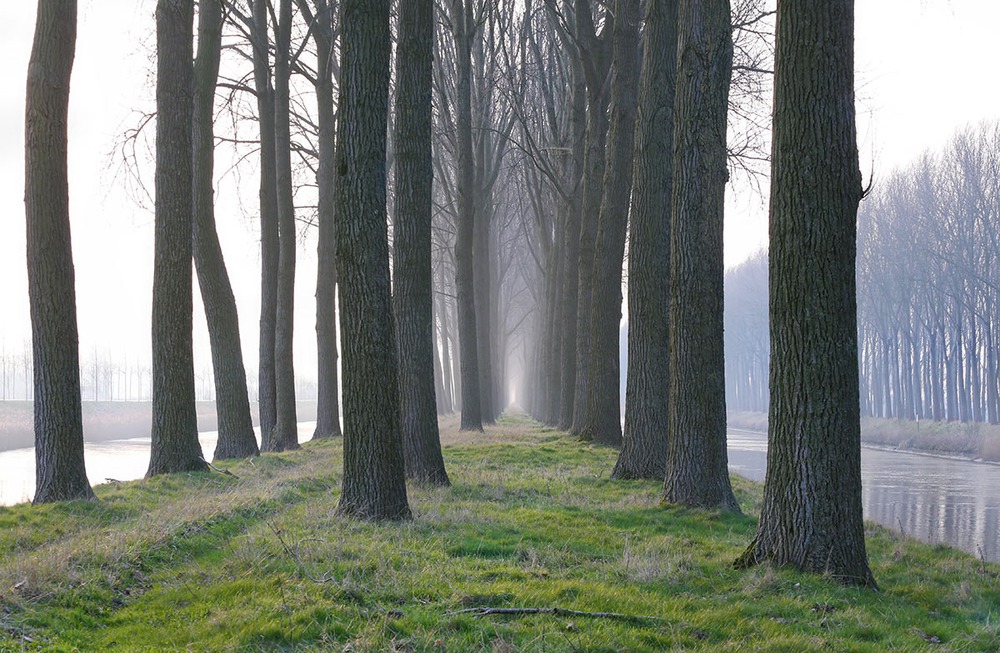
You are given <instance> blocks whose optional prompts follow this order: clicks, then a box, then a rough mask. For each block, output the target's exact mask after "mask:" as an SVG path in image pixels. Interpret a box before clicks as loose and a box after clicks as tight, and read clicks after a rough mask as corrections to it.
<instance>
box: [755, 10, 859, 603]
mask: <svg viewBox="0 0 1000 653" xmlns="http://www.w3.org/2000/svg"><path fill="white" fill-rule="evenodd" d="M853 41H854V2H853V0H833V1H831V2H825V3H815V4H809V5H805V4H802V3H799V2H796V1H795V0H779V2H778V14H777V36H776V52H775V79H774V82H775V93H774V123H773V130H772V134H773V137H772V146H771V147H772V151H771V152H772V153H771V161H772V164H771V211H770V220H771V226H770V237H769V243H770V310H769V312H770V317H771V343H772V353H771V408H770V413H769V432H768V454H767V474H766V479H767V480H766V483H765V485H764V505H763V507H762V509H761V518H760V523H759V524H758V527H757V534H756V536H755V537H754V540H753V542H752V543H751V544H750V546H749V548H748V549H747V551H746V552H745V553H744V554H743V555H742V557H741V558H740V559H739V560H738V561H737V565H738V566H749V565H752V564H757V563H759V562H763V561H765V560H766V561H771V562H774V563H775V564H778V565H784V564H791V565H794V566H796V567H798V568H800V569H802V570H805V571H811V572H816V573H824V574H830V575H831V576H833V577H835V578H837V579H839V580H841V581H842V582H844V583H847V584H851V585H861V586H867V587H875V579H874V577H873V576H872V573H871V569H870V568H869V566H868V558H867V554H866V552H865V539H864V523H863V521H862V509H861V427H860V416H859V403H858V359H857V353H858V347H857V305H856V295H855V258H856V257H855V242H856V231H857V230H856V222H855V221H856V219H857V210H858V202H859V201H860V199H861V172H860V170H859V167H858V149H857V133H856V127H855V113H854V112H855V109H854V54H853V52H854V48H853Z"/></svg>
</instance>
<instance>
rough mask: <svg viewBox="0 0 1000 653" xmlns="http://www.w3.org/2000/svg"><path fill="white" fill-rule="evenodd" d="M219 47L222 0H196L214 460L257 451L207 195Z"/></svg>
mask: <svg viewBox="0 0 1000 653" xmlns="http://www.w3.org/2000/svg"><path fill="white" fill-rule="evenodd" d="M221 45H222V3H221V2H220V1H219V0H201V4H200V5H199V7H198V56H197V57H196V58H195V63H194V113H193V123H192V129H193V131H192V146H193V147H194V169H193V173H192V174H193V175H194V178H193V184H194V186H193V192H194V223H193V229H192V246H193V253H194V263H195V270H196V272H197V274H198V288H199V289H200V290H201V300H202V303H203V304H204V306H205V317H206V320H207V322H208V336H209V342H210V344H211V348H212V370H213V372H214V376H215V404H216V411H217V413H218V418H219V440H218V442H217V444H216V447H215V458H217V459H222V458H244V457H246V456H256V455H257V454H258V453H259V450H258V448H257V438H256V436H255V435H254V432H253V422H252V420H251V418H250V399H249V396H248V394H247V373H246V368H244V366H243V346H242V344H241V343H240V320H239V315H238V314H237V311H236V298H235V296H234V295H233V288H232V285H231V284H230V282H229V273H228V272H227V271H226V263H225V261H224V260H223V257H222V246H221V245H220V243H219V236H218V234H217V233H216V230H215V209H214V203H213V197H212V183H213V181H214V179H213V170H214V155H215V138H214V130H213V126H212V118H213V111H214V108H215V83H216V80H217V79H218V75H219V56H220V52H221Z"/></svg>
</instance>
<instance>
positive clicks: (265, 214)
mask: <svg viewBox="0 0 1000 653" xmlns="http://www.w3.org/2000/svg"><path fill="white" fill-rule="evenodd" d="M268 33H269V29H268V20H267V3H266V2H261V1H260V0H257V1H256V2H254V3H253V37H254V43H253V79H254V89H255V90H256V92H257V122H258V125H259V126H260V344H259V350H258V355H259V359H260V363H259V366H258V370H257V378H258V383H257V392H258V404H259V405H258V409H259V413H260V448H261V450H263V451H271V450H273V449H274V446H273V445H272V444H271V440H272V434H273V432H274V424H275V421H276V419H277V417H276V414H275V387H274V323H275V317H276V315H277V302H278V198H277V185H276V183H275V178H276V172H275V160H276V159H275V152H274V89H273V88H272V86H271V69H270V57H269V55H268V49H269V48H268V43H269V41H270V38H269V36H268Z"/></svg>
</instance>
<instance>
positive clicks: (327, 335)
mask: <svg viewBox="0 0 1000 653" xmlns="http://www.w3.org/2000/svg"><path fill="white" fill-rule="evenodd" d="M298 5H299V7H300V9H301V11H302V13H303V15H304V16H305V17H306V20H307V21H308V22H309V23H310V24H314V25H315V27H314V29H313V30H312V35H313V40H314V41H315V42H316V120H317V122H318V123H319V125H318V126H319V134H318V136H319V145H318V150H319V162H318V164H317V168H316V189H317V207H316V220H317V231H318V235H317V240H318V245H317V251H316V357H317V368H318V369H317V376H316V386H317V387H316V391H317V397H316V430H315V431H313V439H316V438H330V437H340V435H341V431H340V391H339V386H340V383H339V382H338V381H337V358H338V356H339V354H338V353H337V310H336V288H337V236H336V233H335V224H334V222H335V220H336V206H335V199H334V196H335V191H334V183H335V180H336V175H335V174H334V168H335V167H336V164H335V160H336V151H335V140H336V132H337V117H336V113H335V112H334V108H333V69H334V62H335V53H334V47H335V46H334V33H333V21H332V18H333V11H334V9H333V7H332V6H331V4H330V3H329V2H328V1H327V0H315V5H316V13H315V15H312V12H311V10H310V8H309V2H308V1H307V0H299V1H298Z"/></svg>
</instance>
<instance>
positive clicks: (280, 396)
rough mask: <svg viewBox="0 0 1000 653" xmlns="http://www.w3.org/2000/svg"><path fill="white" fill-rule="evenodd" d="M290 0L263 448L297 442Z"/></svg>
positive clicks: (278, 100)
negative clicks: (269, 395) (268, 416)
mask: <svg viewBox="0 0 1000 653" xmlns="http://www.w3.org/2000/svg"><path fill="white" fill-rule="evenodd" d="M291 36H292V0H280V2H279V3H278V24H277V26H276V29H275V39H274V144H275V147H274V151H275V157H276V159H275V172H276V181H277V200H278V299H277V304H276V314H275V323H274V389H275V392H274V407H275V423H274V433H272V434H271V438H270V440H269V442H268V444H269V445H270V446H271V448H270V449H269V451H286V450H289V449H298V448H299V437H298V419H297V417H296V414H295V368H294V366H293V358H294V349H293V347H292V336H293V335H294V317H295V200H294V198H293V197H292V150H291V134H290V133H289V131H290V123H289V120H290V113H289V89H288V81H289V76H290V75H291V70H290V67H289V59H290V57H291V52H290V49H291Z"/></svg>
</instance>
